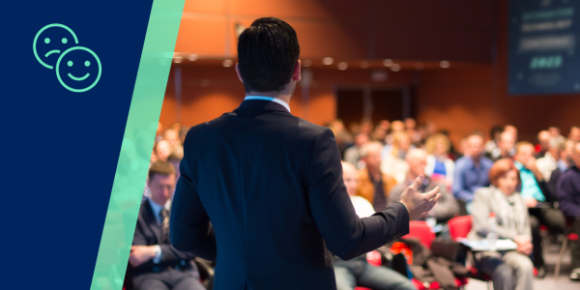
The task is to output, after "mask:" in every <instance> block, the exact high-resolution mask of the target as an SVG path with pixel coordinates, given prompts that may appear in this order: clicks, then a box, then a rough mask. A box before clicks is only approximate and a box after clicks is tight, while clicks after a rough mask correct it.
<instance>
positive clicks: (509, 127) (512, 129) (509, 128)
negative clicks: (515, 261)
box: [503, 125, 518, 142]
mask: <svg viewBox="0 0 580 290" xmlns="http://www.w3.org/2000/svg"><path fill="white" fill-rule="evenodd" d="M503 130H504V132H509V133H511V134H512V135H513V137H514V140H515V141H516V142H517V141H518V129H517V128H516V127H515V126H513V125H506V126H505V127H504V128H503Z"/></svg>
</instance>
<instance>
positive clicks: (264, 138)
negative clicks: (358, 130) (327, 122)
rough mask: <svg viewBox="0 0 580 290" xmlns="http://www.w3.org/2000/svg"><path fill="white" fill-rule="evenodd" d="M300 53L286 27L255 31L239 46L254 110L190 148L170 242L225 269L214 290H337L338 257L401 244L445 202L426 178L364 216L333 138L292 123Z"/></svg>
mask: <svg viewBox="0 0 580 290" xmlns="http://www.w3.org/2000/svg"><path fill="white" fill-rule="evenodd" d="M299 53H300V48H299V45H298V39H297V37H296V32H295V31H294V29H293V28H292V27H291V26H290V25H288V24H287V23H286V22H284V21H282V20H280V19H276V18H261V19H258V20H256V21H254V22H253V23H252V25H251V26H250V27H249V28H248V29H246V30H245V31H244V32H243V33H242V34H241V35H240V37H239V43H238V59H239V64H238V65H236V71H237V73H238V76H239V77H240V80H241V81H242V82H243V83H244V87H245V91H246V98H245V101H244V102H242V104H241V105H240V107H239V108H238V109H236V110H235V111H233V112H231V113H226V114H224V115H222V116H221V117H219V118H217V119H215V120H213V121H211V122H207V123H204V124H201V125H198V126H195V127H193V128H192V129H191V130H190V131H189V133H188V135H187V137H186V140H185V145H184V158H183V160H182V162H181V167H180V171H181V178H180V179H179V181H178V183H177V188H176V191H175V197H174V201H173V209H172V211H171V220H172V222H171V230H170V233H171V241H172V243H173V246H174V247H175V248H177V249H180V250H183V251H193V252H194V253H195V254H196V255H198V256H200V257H201V258H204V259H207V260H217V263H216V269H215V282H214V289H217V290H225V289H227V290H238V289H240V290H241V289H248V290H250V289H251V290H266V289H277V290H284V289H292V290H295V289H301V290H308V289H316V290H323V289H336V283H335V277H334V270H333V264H332V261H333V256H332V254H331V253H330V252H332V253H334V254H336V255H337V256H339V257H340V258H341V259H343V260H348V259H351V258H354V257H357V256H359V255H361V254H364V253H366V252H368V251H371V250H374V249H376V248H378V247H380V246H382V245H384V244H385V243H387V242H390V241H392V240H393V239H396V238H399V237H401V236H403V235H405V234H407V233H408V231H409V219H415V218H417V217H419V216H420V215H422V214H425V213H426V212H428V211H429V210H430V209H431V208H432V207H433V206H434V205H435V202H436V200H437V199H438V198H439V196H438V193H437V189H435V190H433V191H432V192H429V193H427V194H420V193H418V192H416V188H417V187H418V186H419V185H420V184H421V180H422V177H420V178H418V180H417V181H416V184H413V186H412V187H411V188H409V189H408V190H407V191H406V192H405V193H403V194H402V196H401V202H398V203H395V204H394V205H393V206H390V207H387V208H386V209H384V210H383V211H380V212H378V213H376V214H375V215H373V216H371V217H368V218H363V219H360V218H358V217H357V215H356V214H355V211H354V208H353V205H352V203H351V201H350V198H349V196H348V194H347V192H346V189H345V186H344V182H343V180H342V165H341V160H340V154H339V151H338V148H337V145H336V141H335V138H334V135H333V133H332V131H331V130H329V129H327V128H323V127H320V126H316V125H314V124H311V123H309V122H307V121H305V120H302V119H299V118H297V117H295V116H293V115H292V114H290V108H289V106H288V102H289V101H290V97H291V96H292V92H293V91H294V88H295V86H296V83H297V82H298V81H300V61H299V60H298V56H299ZM210 220H211V224H210ZM329 250H330V251H329Z"/></svg>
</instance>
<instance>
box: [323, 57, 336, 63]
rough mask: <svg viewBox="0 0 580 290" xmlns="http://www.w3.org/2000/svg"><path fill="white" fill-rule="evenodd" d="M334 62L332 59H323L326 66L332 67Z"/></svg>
mask: <svg viewBox="0 0 580 290" xmlns="http://www.w3.org/2000/svg"><path fill="white" fill-rule="evenodd" d="M333 62H334V59H332V57H325V58H323V59H322V63H323V64H324V65H331V64H332V63H333Z"/></svg>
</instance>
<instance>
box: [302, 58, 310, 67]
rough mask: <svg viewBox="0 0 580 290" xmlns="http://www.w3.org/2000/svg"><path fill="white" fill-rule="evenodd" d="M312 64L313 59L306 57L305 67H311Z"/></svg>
mask: <svg viewBox="0 0 580 290" xmlns="http://www.w3.org/2000/svg"><path fill="white" fill-rule="evenodd" d="M310 65H312V61H311V60H309V59H305V60H303V61H302V66H303V67H310Z"/></svg>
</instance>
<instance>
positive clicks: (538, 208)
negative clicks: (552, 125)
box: [515, 142, 565, 278]
mask: <svg viewBox="0 0 580 290" xmlns="http://www.w3.org/2000/svg"><path fill="white" fill-rule="evenodd" d="M515 160H516V161H515V166H516V168H517V169H518V170H519V171H520V179H521V196H522V198H523V199H524V201H525V203H526V205H527V207H528V212H529V214H530V224H531V226H532V243H533V244H534V266H535V267H536V269H537V270H538V277H540V278H543V277H544V276H545V273H546V272H545V270H546V269H545V267H544V264H545V263H544V257H543V252H542V237H541V236H540V225H545V226H546V227H547V228H548V229H549V230H550V231H551V232H554V233H562V232H563V231H564V226H565V220H564V215H563V214H562V212H561V211H560V210H558V209H555V208H552V207H551V204H550V201H552V200H553V198H552V196H551V195H550V193H549V191H548V186H547V184H546V181H545V180H544V177H543V176H542V173H541V172H540V171H539V170H538V167H537V166H536V158H534V145H532V143H529V142H520V143H518V145H517V152H516V155H515Z"/></svg>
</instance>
